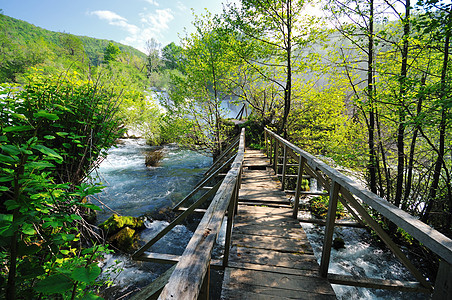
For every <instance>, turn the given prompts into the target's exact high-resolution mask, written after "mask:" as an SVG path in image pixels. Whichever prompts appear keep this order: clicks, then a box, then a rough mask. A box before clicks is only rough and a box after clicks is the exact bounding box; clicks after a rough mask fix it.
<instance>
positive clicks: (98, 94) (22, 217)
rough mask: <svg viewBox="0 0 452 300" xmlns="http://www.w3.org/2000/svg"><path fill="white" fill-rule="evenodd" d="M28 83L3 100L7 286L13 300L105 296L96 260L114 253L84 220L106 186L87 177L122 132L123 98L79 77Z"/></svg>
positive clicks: (0, 160) (2, 242) (0, 151)
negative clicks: (118, 103) (98, 291)
mask: <svg viewBox="0 0 452 300" xmlns="http://www.w3.org/2000/svg"><path fill="white" fill-rule="evenodd" d="M28 80H29V81H28V83H27V84H26V85H25V86H23V88H22V89H20V90H16V89H15V88H10V87H3V89H2V94H3V95H4V96H6V97H3V98H2V100H1V101H0V129H1V135H0V178H1V182H2V186H1V189H0V193H1V194H0V213H1V214H0V224H1V232H2V234H1V238H0V247H1V252H0V260H1V264H2V265H3V266H7V268H5V269H2V271H1V276H2V278H3V280H2V281H1V285H2V286H1V289H2V290H3V291H6V297H7V299H16V298H35V297H37V296H38V295H39V297H41V298H53V297H55V296H56V295H59V297H63V298H64V299H69V298H72V299H73V297H75V296H78V297H82V296H83V297H91V298H93V299H94V298H98V297H97V296H96V295H95V294H94V289H93V286H95V285H98V284H101V282H100V281H98V279H97V278H98V275H99V274H100V268H99V267H98V266H97V262H96V261H97V260H98V259H99V258H101V257H102V256H103V254H104V253H107V252H108V250H107V248H106V247H105V246H101V245H96V241H95V240H94V239H93V238H96V236H95V235H94V236H93V235H91V234H88V233H89V232H92V230H90V229H89V225H88V224H86V222H85V221H84V220H83V218H82V216H83V214H84V211H86V209H98V208H97V207H96V206H95V205H92V204H90V203H89V202H87V198H88V197H89V196H91V195H94V194H96V193H98V192H99V191H100V190H101V188H102V187H101V186H99V185H97V184H87V183H85V182H84V179H85V178H86V176H87V175H88V174H89V173H90V172H91V170H92V169H93V168H94V167H95V165H96V163H97V161H98V159H99V158H101V157H102V155H104V154H105V151H106V149H108V148H109V147H110V146H111V145H112V144H113V143H114V141H115V140H116V138H117V137H119V136H120V135H122V131H121V130H120V129H119V125H120V120H118V119H116V118H115V112H116V108H115V100H116V95H115V94H114V93H112V92H108V91H105V90H103V89H102V88H101V87H99V86H96V85H95V84H94V83H92V82H86V81H80V80H77V79H76V77H75V75H74V76H70V77H64V76H63V77H60V78H58V79H56V78H53V77H49V76H40V75H38V74H35V75H33V76H31V77H29V78H28ZM83 245H85V247H82V246H83Z"/></svg>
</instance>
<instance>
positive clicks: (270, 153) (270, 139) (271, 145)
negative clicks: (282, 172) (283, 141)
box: [268, 134, 273, 165]
mask: <svg viewBox="0 0 452 300" xmlns="http://www.w3.org/2000/svg"><path fill="white" fill-rule="evenodd" d="M269 143H270V146H269V147H268V158H270V165H271V164H272V163H273V138H272V135H271V134H270V138H269Z"/></svg>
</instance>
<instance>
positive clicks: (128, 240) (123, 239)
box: [108, 226, 137, 253]
mask: <svg viewBox="0 0 452 300" xmlns="http://www.w3.org/2000/svg"><path fill="white" fill-rule="evenodd" d="M136 240H137V236H136V235H135V230H133V229H131V228H129V227H127V226H126V227H124V228H122V229H121V230H120V231H119V232H117V233H116V234H114V235H113V236H111V237H110V238H109V239H108V241H109V242H110V243H111V244H112V245H113V246H115V247H116V248H118V249H119V250H121V251H123V252H128V253H130V252H133V251H135V250H136V248H137V247H136V243H135V241H136Z"/></svg>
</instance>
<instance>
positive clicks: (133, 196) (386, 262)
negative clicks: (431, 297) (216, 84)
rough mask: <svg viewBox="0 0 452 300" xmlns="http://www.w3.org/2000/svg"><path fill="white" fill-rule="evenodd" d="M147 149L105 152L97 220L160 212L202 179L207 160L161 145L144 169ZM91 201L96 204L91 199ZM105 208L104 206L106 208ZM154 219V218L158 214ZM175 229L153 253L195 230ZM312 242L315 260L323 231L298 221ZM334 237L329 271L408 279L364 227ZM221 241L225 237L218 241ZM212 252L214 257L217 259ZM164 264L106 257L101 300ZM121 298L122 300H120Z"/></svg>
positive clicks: (356, 293)
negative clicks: (159, 154)
mask: <svg viewBox="0 0 452 300" xmlns="http://www.w3.org/2000/svg"><path fill="white" fill-rule="evenodd" d="M149 149H151V147H149V146H147V145H146V144H145V142H144V140H140V139H139V140H131V139H125V140H122V142H121V143H120V144H118V146H117V147H116V148H112V149H110V150H109V152H108V157H107V159H106V160H105V161H104V162H102V164H101V165H100V168H99V176H100V178H101V180H102V181H103V182H104V183H105V184H106V185H107V187H106V189H105V190H104V192H103V193H102V195H100V197H99V200H100V201H101V203H103V204H101V203H96V204H99V205H100V206H101V207H102V208H103V210H102V211H101V212H100V213H99V214H98V221H99V222H102V221H103V220H105V219H107V218H108V217H109V216H110V215H111V214H112V213H113V211H115V212H118V213H120V214H121V215H131V216H142V215H148V216H153V215H156V213H157V212H159V211H161V210H162V209H164V208H168V207H171V206H172V205H174V204H175V203H177V202H178V201H180V200H181V199H182V198H183V197H184V196H185V195H187V194H188V193H189V192H190V191H191V189H192V187H193V186H194V185H195V184H196V183H197V182H198V181H199V180H200V179H201V178H202V174H203V173H204V172H205V171H206V170H207V168H208V167H209V166H210V164H211V158H209V157H207V156H205V155H202V154H200V153H197V152H194V151H190V150H185V149H180V148H178V147H176V146H165V147H164V148H163V152H164V153H165V155H164V158H163V160H162V161H161V164H160V165H159V166H158V167H152V168H148V167H146V166H145V165H144V152H145V151H147V150H149ZM93 202H94V203H95V201H93ZM107 206H108V208H107ZM157 215H158V214H157ZM167 224H168V222H167V221H166V220H165V219H164V218H163V219H161V220H159V219H158V218H154V219H151V218H149V219H148V220H147V221H146V227H147V228H146V229H145V230H144V231H143V232H142V233H141V239H143V240H144V241H146V240H149V239H150V238H151V237H152V236H153V235H154V234H155V233H156V232H158V231H159V230H160V229H161V228H163V227H164V226H166V225H167ZM185 225H187V226H188V227H187V226H184V225H178V226H176V227H175V228H174V229H173V230H172V231H171V232H170V233H169V234H168V235H167V236H165V237H164V238H163V239H162V240H160V241H159V242H158V243H156V244H155V245H154V246H153V247H152V249H151V250H152V251H154V252H160V253H168V254H176V255H180V254H182V252H183V251H184V248H185V245H186V244H187V243H188V241H189V239H190V238H191V236H192V230H194V228H193V227H194V226H189V225H190V224H185ZM302 226H303V228H304V229H305V231H306V233H307V235H308V238H309V241H310V242H311V244H312V247H313V249H314V252H315V255H316V257H317V260H318V261H319V260H320V256H321V247H322V243H323V230H324V227H322V226H318V225H312V224H306V223H302ZM335 236H341V237H342V238H343V239H344V241H345V243H346V245H345V246H346V248H345V249H342V250H339V251H337V250H332V256H331V263H330V270H329V272H331V273H336V274H347V275H355V276H368V277H374V278H384V279H397V280H413V278H412V277H411V275H410V274H409V273H408V271H407V270H406V269H405V268H404V267H403V266H402V264H401V263H400V262H398V260H397V259H396V258H395V257H394V256H393V255H392V254H391V253H390V252H389V251H386V250H382V249H380V248H378V246H377V245H375V244H374V243H372V242H371V237H370V235H369V234H368V233H367V231H366V230H364V229H357V228H341V227H338V228H336V232H335ZM223 238H224V237H223ZM220 252H221V251H218V249H216V250H214V254H217V255H221V253H220ZM168 267H169V266H168V265H161V264H156V263H140V262H134V261H132V260H130V258H129V257H128V256H124V255H122V256H120V255H108V256H107V257H106V259H105V261H104V263H103V271H104V273H103V276H108V273H109V272H108V271H107V270H108V269H115V268H116V269H120V270H121V271H120V272H119V273H111V279H112V287H110V288H109V289H107V290H106V291H104V293H105V294H104V296H105V298H106V299H126V298H127V297H128V295H131V294H132V293H133V292H135V291H136V290H137V289H138V288H140V287H142V286H144V285H146V284H148V283H149V282H151V281H153V280H154V279H155V278H157V277H158V276H159V275H160V274H161V273H163V272H164V271H165V270H166V269H167V268H168ZM333 288H334V290H335V292H336V294H337V296H338V299H347V300H348V299H354V300H358V299H410V300H411V299H426V295H424V294H413V293H400V292H392V291H385V290H375V289H364V288H355V287H347V286H339V285H333ZM121 297H122V298H121Z"/></svg>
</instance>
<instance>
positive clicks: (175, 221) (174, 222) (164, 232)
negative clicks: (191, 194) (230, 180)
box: [132, 182, 221, 260]
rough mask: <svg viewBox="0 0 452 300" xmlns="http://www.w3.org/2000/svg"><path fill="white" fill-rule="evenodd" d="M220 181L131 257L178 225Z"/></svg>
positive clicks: (212, 193)
mask: <svg viewBox="0 0 452 300" xmlns="http://www.w3.org/2000/svg"><path fill="white" fill-rule="evenodd" d="M220 185H221V182H218V183H217V184H216V185H215V186H214V187H213V188H212V189H211V190H210V191H208V192H207V193H205V194H204V195H202V197H201V198H199V199H198V200H197V201H196V202H195V203H193V204H192V205H191V206H190V207H189V208H188V209H187V210H186V211H184V212H183V213H181V214H180V215H178V216H177V217H176V219H174V220H173V221H172V222H171V223H169V224H168V226H166V227H165V228H163V229H162V230H161V231H160V232H158V233H157V234H156V235H155V236H154V237H153V238H152V239H151V240H150V241H148V242H147V243H146V244H145V245H144V246H143V247H141V248H140V249H139V250H138V251H136V252H135V253H134V254H133V255H132V259H134V260H136V259H137V258H138V257H139V256H141V255H142V254H143V253H144V252H145V251H146V250H147V249H149V248H150V247H151V246H152V245H154V244H155V243H156V242H157V241H158V240H160V239H161V238H162V237H163V236H165V235H166V234H167V233H168V232H170V231H171V229H173V228H174V227H175V226H176V225H179V224H180V223H181V222H182V221H183V220H184V219H185V218H186V217H187V216H188V215H189V214H191V213H192V212H193V211H194V210H195V209H196V208H198V207H199V206H200V205H201V204H203V203H204V202H206V200H207V199H209V197H211V196H213V195H214V194H215V193H216V192H217V190H218V188H219V187H220Z"/></svg>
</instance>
